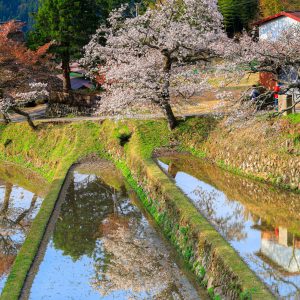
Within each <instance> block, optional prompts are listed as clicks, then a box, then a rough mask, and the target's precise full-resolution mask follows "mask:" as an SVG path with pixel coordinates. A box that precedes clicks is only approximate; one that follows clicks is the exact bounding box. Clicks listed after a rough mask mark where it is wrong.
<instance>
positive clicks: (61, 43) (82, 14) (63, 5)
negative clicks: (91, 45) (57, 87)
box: [29, 0, 100, 92]
mask: <svg viewBox="0 0 300 300" xmlns="http://www.w3.org/2000/svg"><path fill="white" fill-rule="evenodd" d="M99 5H100V3H99V1H98V0H40V3H39V9H38V12H37V13H36V15H35V25H34V31H33V32H32V33H31V34H30V36H29V44H30V45H31V47H33V46H38V45H40V44H43V43H45V42H49V41H55V45H54V46H53V47H52V51H53V52H54V53H55V54H56V55H57V56H58V57H59V58H60V59H61V63H62V70H63V77H64V81H63V87H64V91H66V92H68V91H69V90H70V89H71V81H70V59H71V57H72V56H77V55H79V54H80V51H81V49H82V47H83V46H84V45H85V44H86V43H87V41H88V40H89V37H90V35H91V34H93V33H94V32H95V30H96V28H97V27H98V25H99V18H100V17H99V10H100V6H99Z"/></svg>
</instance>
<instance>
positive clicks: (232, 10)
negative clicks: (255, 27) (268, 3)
mask: <svg viewBox="0 0 300 300" xmlns="http://www.w3.org/2000/svg"><path fill="white" fill-rule="evenodd" d="M218 4H219V7H220V11H221V13H222V15H223V17H224V24H225V27H226V31H227V32H228V34H229V35H230V36H232V35H233V34H234V33H237V32H241V31H242V30H243V29H246V30H248V29H249V25H250V23H251V22H252V21H253V20H254V19H255V18H256V17H257V14H258V0H219V1H218Z"/></svg>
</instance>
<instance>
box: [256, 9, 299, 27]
mask: <svg viewBox="0 0 300 300" xmlns="http://www.w3.org/2000/svg"><path fill="white" fill-rule="evenodd" d="M280 17H289V18H291V19H294V20H296V21H298V22H300V11H282V12H280V13H278V14H276V15H273V16H270V17H267V18H264V19H262V20H260V21H258V22H256V23H254V25H261V24H263V23H267V22H269V21H271V20H273V19H276V18H280Z"/></svg>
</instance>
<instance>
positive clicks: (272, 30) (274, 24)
mask: <svg viewBox="0 0 300 300" xmlns="http://www.w3.org/2000/svg"><path fill="white" fill-rule="evenodd" d="M297 24H298V25H300V22H298V21H296V20H294V19H292V18H289V17H286V16H282V17H279V18H276V19H273V20H271V21H269V22H267V23H264V24H262V25H261V26H260V27H259V36H260V38H261V39H269V40H276V39H277V38H278V37H279V36H280V33H281V32H282V31H284V30H286V29H287V28H288V27H290V26H295V25H297Z"/></svg>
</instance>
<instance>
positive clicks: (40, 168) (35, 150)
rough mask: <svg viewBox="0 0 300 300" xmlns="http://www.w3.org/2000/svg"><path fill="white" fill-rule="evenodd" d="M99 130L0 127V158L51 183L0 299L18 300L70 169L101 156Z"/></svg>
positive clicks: (87, 127)
mask: <svg viewBox="0 0 300 300" xmlns="http://www.w3.org/2000/svg"><path fill="white" fill-rule="evenodd" d="M99 130H100V125H98V124H94V123H85V124H84V125H83V124H72V125H55V126H54V125H42V126H41V128H40V129H39V130H38V131H36V132H35V131H32V130H31V129H30V128H29V127H28V126H27V125H25V124H12V125H9V126H7V127H4V126H1V132H0V159H1V160H5V161H10V162H13V163H17V164H19V165H22V166H25V167H28V168H30V169H32V170H35V171H37V172H38V173H40V174H41V175H42V176H43V177H44V178H45V179H46V180H47V181H48V182H50V183H51V185H50V192H49V193H48V194H47V196H46V197H45V199H44V201H43V204H42V207H41V209H40V211H39V213H38V215H37V217H36V218H35V220H34V221H33V223H32V226H31V229H30V232H29V234H28V236H27V238H26V240H25V242H24V244H23V246H22V248H21V250H20V252H19V254H18V256H17V258H16V260H15V262H14V264H13V267H12V270H11V273H10V275H9V277H8V279H7V282H6V285H5V287H4V290H3V292H2V295H1V299H5V300H12V299H13V300H16V299H18V297H19V295H20V293H21V289H22V286H23V283H24V281H25V278H26V276H27V273H28V271H29V269H30V266H31V264H32V262H33V260H34V258H35V255H36V253H37V250H38V247H39V245H40V242H41V240H42V238H43V235H44V232H45V229H46V226H47V223H48V221H49V218H50V216H51V213H52V211H53V208H54V206H55V203H56V200H57V198H58V195H59V192H60V190H61V187H62V185H63V182H64V180H65V177H66V174H67V172H68V169H69V168H70V166H71V165H72V164H73V163H74V162H76V160H77V159H79V158H80V157H83V156H85V155H87V154H89V153H97V154H99V155H102V156H103V155H104V151H103V148H102V147H101V144H100V143H99V138H98V137H99Z"/></svg>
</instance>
